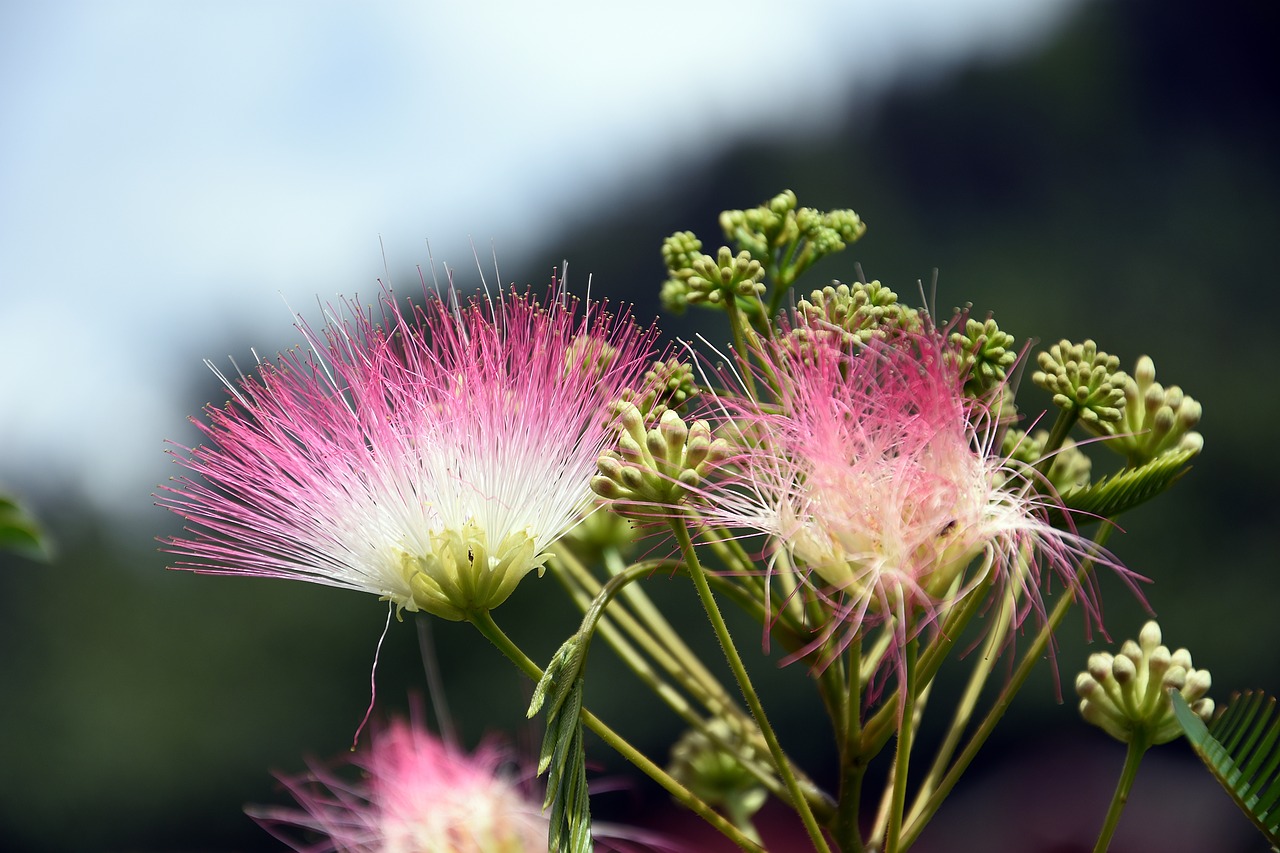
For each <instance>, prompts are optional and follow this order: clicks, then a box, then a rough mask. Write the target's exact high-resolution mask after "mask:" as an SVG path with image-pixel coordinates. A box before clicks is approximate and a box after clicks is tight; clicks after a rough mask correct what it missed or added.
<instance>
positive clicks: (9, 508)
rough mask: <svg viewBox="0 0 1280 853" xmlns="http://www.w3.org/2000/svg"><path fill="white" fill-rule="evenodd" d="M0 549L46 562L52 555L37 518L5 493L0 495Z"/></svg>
mask: <svg viewBox="0 0 1280 853" xmlns="http://www.w3.org/2000/svg"><path fill="white" fill-rule="evenodd" d="M0 551H10V552H12V553H15V554H21V555H22V556H24V557H28V558H30V559H32V560H41V561H45V562H47V561H48V560H49V557H50V549H49V543H48V539H47V538H46V537H45V535H44V534H43V533H42V532H41V531H40V527H39V526H38V525H37V524H36V522H35V519H33V518H32V517H31V516H30V515H29V514H28V513H27V512H26V511H25V510H24V509H23V508H22V507H21V506H19V505H18V503H17V501H15V500H13V499H12V498H6V497H4V496H3V495H0Z"/></svg>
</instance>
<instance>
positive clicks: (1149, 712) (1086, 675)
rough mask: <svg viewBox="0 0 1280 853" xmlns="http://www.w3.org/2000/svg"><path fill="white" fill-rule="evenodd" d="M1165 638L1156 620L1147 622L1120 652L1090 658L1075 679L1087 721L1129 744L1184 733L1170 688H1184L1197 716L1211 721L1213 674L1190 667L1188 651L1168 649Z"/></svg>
mask: <svg viewBox="0 0 1280 853" xmlns="http://www.w3.org/2000/svg"><path fill="white" fill-rule="evenodd" d="M1161 639H1162V638H1161V632H1160V626H1159V625H1158V624H1156V623H1155V622H1154V621H1152V622H1148V623H1147V624H1146V625H1144V626H1143V628H1142V631H1141V633H1140V634H1139V635H1138V640H1137V642H1135V641H1133V640H1126V641H1125V642H1124V644H1123V645H1122V646H1121V649H1120V654H1118V655H1115V656H1112V655H1110V654H1107V653H1106V652H1100V653H1095V654H1092V655H1090V656H1089V661H1088V668H1087V670H1086V671H1085V672H1082V673H1080V675H1079V676H1077V677H1076V693H1077V695H1079V696H1080V714H1081V716H1083V717H1084V719H1085V720H1086V721H1088V722H1090V723H1092V724H1094V725H1096V726H1099V727H1100V728H1102V729H1103V730H1105V731H1106V732H1107V733H1108V734H1110V735H1111V736H1112V737H1114V738H1116V739H1117V740H1121V741H1124V742H1126V743H1128V742H1129V741H1131V740H1132V739H1133V738H1134V737H1135V736H1136V735H1138V734H1139V733H1141V734H1142V736H1143V738H1144V739H1145V740H1146V742H1147V743H1148V744H1157V743H1165V742H1167V741H1170V740H1173V739H1174V738H1176V737H1177V736H1178V735H1180V734H1181V733H1182V729H1181V728H1180V727H1179V726H1178V723H1177V720H1176V719H1175V718H1174V715H1173V704H1172V703H1171V702H1170V701H1169V691H1170V690H1177V691H1178V692H1180V693H1181V694H1182V695H1183V698H1185V699H1186V700H1187V703H1188V704H1189V705H1190V706H1191V708H1192V710H1193V711H1195V713H1196V714H1198V715H1200V717H1201V718H1202V719H1205V720H1208V719H1209V717H1210V716H1211V715H1212V713H1213V700H1211V699H1207V698H1205V693H1206V692H1208V690H1209V686H1210V683H1211V680H1210V678H1209V673H1208V672H1207V671H1206V670H1202V669H1200V670H1198V669H1195V668H1194V667H1192V665H1191V653H1190V652H1188V651H1187V650H1186V649H1178V650H1177V651H1176V652H1170V651H1169V649H1168V647H1167V646H1165V645H1163V644H1162V643H1161Z"/></svg>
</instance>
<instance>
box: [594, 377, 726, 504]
mask: <svg viewBox="0 0 1280 853" xmlns="http://www.w3.org/2000/svg"><path fill="white" fill-rule="evenodd" d="M616 408H617V412H618V423H619V436H618V446H617V449H616V450H606V451H605V452H604V453H602V454H601V455H600V458H599V459H598V460H597V462H596V467H597V469H598V470H599V472H600V473H599V474H598V475H597V476H596V477H593V478H592V480H591V488H592V490H593V491H595V493H596V494H597V495H599V496H600V497H602V498H604V499H605V500H608V501H612V502H613V508H614V511H616V512H618V513H619V514H621V515H626V516H636V517H641V516H651V515H653V514H654V512H655V510H654V509H653V508H655V507H673V506H675V505H677V504H678V503H680V501H681V500H682V499H683V498H684V496H685V495H686V494H687V493H688V492H689V490H690V489H693V488H696V487H697V485H698V484H699V483H700V482H702V479H703V478H704V477H705V476H706V475H707V474H708V473H709V472H710V471H711V469H712V468H714V467H715V466H716V465H717V464H718V463H720V462H721V461H723V460H724V459H725V458H726V457H727V456H728V455H729V452H730V451H729V445H728V443H727V442H725V441H724V440H723V439H714V440H713V439H712V437H711V427H710V425H708V424H707V422H706V421H701V420H700V421H695V422H694V424H693V426H692V427H688V426H686V425H685V423H684V421H682V420H681V419H680V416H679V415H678V414H676V412H675V411H674V410H673V409H667V411H665V412H664V413H663V414H662V417H661V418H659V419H658V425H657V426H655V427H653V428H652V429H649V430H647V431H646V430H645V419H644V415H643V414H642V413H641V411H640V409H639V408H637V407H636V405H635V404H634V403H629V402H626V401H623V402H620V403H618V404H616Z"/></svg>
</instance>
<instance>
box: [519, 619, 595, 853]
mask: <svg viewBox="0 0 1280 853" xmlns="http://www.w3.org/2000/svg"><path fill="white" fill-rule="evenodd" d="M585 656H586V649H585V647H584V645H583V644H582V642H581V640H580V639H579V636H578V635H577V634H575V635H573V636H572V637H570V638H569V639H568V640H567V641H566V642H565V643H564V644H563V645H562V646H561V647H560V649H559V650H558V651H556V653H555V656H554V657H553V658H552V659H551V662H550V663H549V664H547V669H546V671H545V672H544V673H543V675H542V680H541V681H539V682H538V685H537V687H535V688H534V691H533V701H532V702H531V703H530V706H529V716H530V717H532V716H533V715H534V714H536V713H538V711H539V710H540V709H541V708H542V707H543V704H544V703H545V701H546V699H547V698H548V693H550V698H551V703H550V705H548V706H547V709H546V710H547V730H546V734H544V735H543V738H542V750H541V753H540V755H539V756H538V773H540V774H541V773H543V772H546V773H547V797H546V800H545V801H544V802H543V804H542V807H543V808H547V807H548V806H550V807H551V813H550V815H549V818H550V822H551V828H550V835H549V837H548V839H547V849H548V851H550V853H592V850H593V849H594V844H593V843H592V840H591V803H590V798H589V797H588V791H587V753H586V749H585V748H584V747H583V744H582V690H583V686H584V684H585V683H586V682H585V681H584V679H583V677H582V664H583V661H584V658H585Z"/></svg>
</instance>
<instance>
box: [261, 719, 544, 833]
mask: <svg viewBox="0 0 1280 853" xmlns="http://www.w3.org/2000/svg"><path fill="white" fill-rule="evenodd" d="M349 763H350V764H351V765H354V768H355V769H356V771H357V772H358V773H359V775H358V776H357V777H354V778H349V774H347V773H344V772H343V769H342V768H333V769H330V768H326V767H323V766H319V765H313V766H312V767H311V769H310V772H309V773H307V774H304V775H302V776H299V777H283V776H282V777H280V781H281V783H282V784H283V785H284V786H285V788H286V789H287V790H288V791H289V793H290V794H291V795H292V796H293V798H294V799H295V800H297V803H298V808H286V807H276V808H252V809H250V814H251V815H252V816H253V817H254V819H255V820H257V821H258V823H259V824H261V825H262V826H263V827H264V828H266V829H267V830H268V831H269V832H271V834H272V835H274V836H276V838H278V839H279V840H281V841H283V842H285V843H286V844H289V845H290V846H291V847H292V848H293V849H294V850H298V851H307V853H331V852H332V853H541V851H545V850H546V849H547V833H548V828H549V824H548V819H547V817H546V815H545V814H544V813H543V811H542V808H541V804H540V803H539V802H537V801H536V800H535V799H534V798H532V797H531V796H530V792H529V791H528V790H527V788H528V786H527V785H522V784H521V783H520V780H519V779H518V778H515V777H513V776H511V775H509V774H504V772H503V769H504V766H506V765H508V764H509V762H508V760H507V756H506V755H505V754H504V753H503V751H502V750H500V749H498V748H497V747H495V746H492V745H488V744H482V745H481V746H480V747H479V748H477V749H476V750H475V751H474V752H472V753H471V754H467V753H465V752H463V751H462V750H460V749H458V748H455V747H453V746H450V745H449V744H446V743H444V742H443V741H441V740H439V739H438V738H436V737H435V736H434V735H432V734H431V733H430V732H428V731H426V730H425V729H423V728H421V727H417V726H412V725H410V724H408V723H405V722H403V721H394V722H392V723H391V725H390V726H389V727H387V728H385V729H383V730H380V731H375V732H374V734H373V736H372V738H371V742H370V745H369V747H368V748H367V749H365V750H362V751H361V752H358V753H355V754H354V755H353V756H352V757H351V758H350V760H349Z"/></svg>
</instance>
